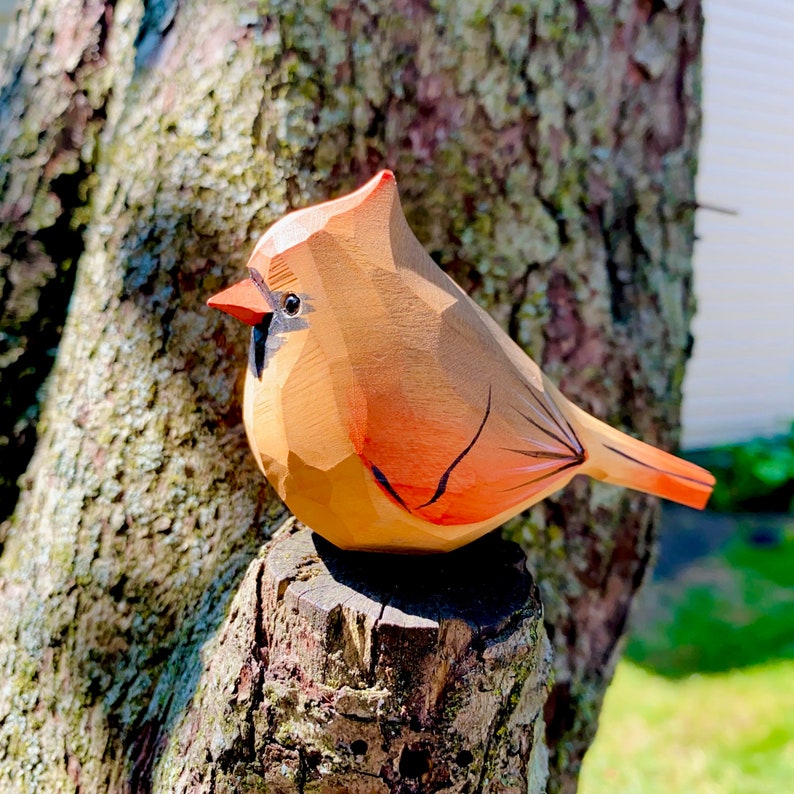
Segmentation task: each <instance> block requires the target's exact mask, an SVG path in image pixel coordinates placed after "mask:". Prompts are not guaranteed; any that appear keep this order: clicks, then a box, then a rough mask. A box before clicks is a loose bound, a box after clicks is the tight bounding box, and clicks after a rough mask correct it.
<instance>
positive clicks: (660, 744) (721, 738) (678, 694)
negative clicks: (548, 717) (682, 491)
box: [580, 521, 794, 794]
mask: <svg viewBox="0 0 794 794" xmlns="http://www.w3.org/2000/svg"><path fill="white" fill-rule="evenodd" d="M789 791H794V521H793V522H790V523H789V525H788V527H786V526H785V524H784V525H783V526H782V527H781V529H780V542H779V543H777V544H775V545H769V546H763V547H755V546H753V545H752V544H751V543H750V542H748V539H747V537H743V536H742V533H741V532H740V533H739V536H737V537H735V538H734V539H733V540H732V541H731V542H729V544H728V545H727V546H726V547H725V548H724V549H723V550H722V551H720V552H719V553H718V554H714V555H712V556H710V557H706V558H703V559H701V560H698V561H695V562H694V563H693V564H691V565H688V566H686V567H685V568H683V569H681V570H680V571H679V572H678V573H677V574H676V575H675V577H674V578H671V579H667V580H662V581H658V582H653V583H652V584H651V585H649V587H648V588H647V589H646V591H645V594H644V597H643V600H642V602H641V603H640V605H639V609H638V612H637V615H636V619H635V621H634V629H633V633H632V636H631V638H630V640H629V643H628V646H627V658H626V660H625V661H624V662H622V663H621V664H620V666H619V667H618V671H617V674H616V676H615V680H614V682H613V685H612V686H611V688H610V689H609V691H608V693H607V697H606V701H605V704H604V710H603V712H602V716H601V725H600V728H599V733H598V737H597V739H596V742H595V744H594V745H593V747H592V749H591V751H590V752H589V753H588V755H587V757H586V759H585V764H584V769H583V772H582V777H581V785H580V793H581V794H662V792H664V794H679V793H680V794H684V792H686V794H785V793H786V792H789Z"/></svg>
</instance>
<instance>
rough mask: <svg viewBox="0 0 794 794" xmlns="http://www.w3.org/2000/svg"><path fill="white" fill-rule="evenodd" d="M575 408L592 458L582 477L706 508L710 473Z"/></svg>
mask: <svg viewBox="0 0 794 794" xmlns="http://www.w3.org/2000/svg"><path fill="white" fill-rule="evenodd" d="M574 408H575V410H576V412H577V418H578V419H579V421H580V422H581V424H582V431H583V435H584V438H583V439H582V440H583V441H584V446H585V449H586V450H587V456H588V459H587V462H586V463H585V465H584V466H583V467H582V473H584V474H589V475H590V476H591V477H595V478H596V479H597V480H603V481H604V482H609V483H613V484H614V485H622V486H624V487H626V488H633V489H634V490H635V491H644V492H645V493H650V494H654V495H655V496H662V497H664V498H665V499H670V500H672V501H673V502H679V503H680V504H683V505H687V506H688V507H695V508H697V509H698V510H702V509H703V508H704V507H705V506H706V502H708V500H709V496H711V491H712V490H713V488H714V483H715V480H714V477H713V475H712V474H711V473H710V472H708V471H706V470H705V469H703V468H701V467H700V466H696V465H695V464H694V463H689V462H688V461H685V460H681V458H677V457H675V455H670V454H669V453H667V452H663V451H662V450H661V449H657V448H656V447H652V446H651V445H650V444H645V443H644V442H642V441H638V440H637V439H636V438H632V437H631V436H628V435H626V434H625V433H621V432H620V430H615V428H613V427H610V426H609V425H607V424H605V423H604V422H601V421H600V420H598V419H596V418H595V417H593V416H590V415H589V414H587V413H585V412H584V411H582V410H581V409H579V408H576V406H574Z"/></svg>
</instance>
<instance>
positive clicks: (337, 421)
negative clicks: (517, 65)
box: [208, 171, 714, 553]
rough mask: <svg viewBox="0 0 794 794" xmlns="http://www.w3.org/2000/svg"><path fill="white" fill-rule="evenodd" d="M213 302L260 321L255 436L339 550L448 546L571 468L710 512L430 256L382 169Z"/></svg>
mask: <svg viewBox="0 0 794 794" xmlns="http://www.w3.org/2000/svg"><path fill="white" fill-rule="evenodd" d="M248 271H249V274H250V276H249V278H246V279H245V280H243V281H240V282H239V283H237V284H235V285H234V286H232V287H230V288H229V289H227V290H225V291H224V292H221V293H219V294H218V295H215V296H214V297H212V298H211V299H210V300H209V301H208V303H209V305H210V306H214V307H215V308H218V309H221V310H223V311H225V312H228V313H229V314H231V315H233V316H235V317H237V318H239V319H240V320H242V321H243V322H245V323H248V324H249V325H251V326H253V333H252V337H251V347H250V353H249V358H248V373H247V378H246V386H245V398H244V417H245V428H246V432H247V434H248V440H249V442H250V444H251V448H252V450H253V452H254V455H255V457H256V460H257V463H258V464H259V466H260V468H261V469H262V471H263V472H264V474H265V475H266V476H267V478H268V479H269V480H270V482H271V483H272V484H273V486H274V487H275V489H276V491H277V492H278V493H279V495H280V496H281V498H282V499H283V500H284V501H285V502H286V503H287V505H288V506H289V508H290V509H291V510H292V511H293V513H294V514H295V515H296V516H297V517H298V518H299V519H300V520H301V521H303V522H304V523H306V524H307V525H308V526H310V527H311V528H312V529H314V530H315V531H317V532H319V533H320V534H321V535H323V536H324V537H326V538H327V539H328V540H330V541H331V542H332V543H334V544H336V545H337V546H340V547H342V548H345V549H367V550H373V551H392V552H414V553H415V552H434V551H448V550H450V549H453V548H455V547H457V546H462V545H463V544H465V543H468V542H469V541H471V540H474V539H475V538H477V537H479V536H480V535H482V534H484V533H485V532H487V531H489V530H491V529H493V528H494V527H496V526H498V525H499V524H501V523H503V522H504V521H506V520H507V519H508V518H510V517H511V516H514V515H516V514H517V513H519V512H520V511H522V510H524V509H525V508H527V507H529V506H530V505H532V504H534V503H535V502H538V501H539V500H541V499H543V498H544V497H546V496H548V495H549V494H551V493H552V492H554V491H556V490H558V489H560V488H562V487H563V486H564V485H565V484H566V483H567V482H568V481H569V480H570V479H571V478H572V477H573V476H574V475H575V474H588V475H590V476H591V477H595V478H597V479H599V480H605V481H607V482H611V483H615V484H618V485H624V486H628V487H630V488H634V489H637V490H640V491H647V492H649V493H653V494H657V495H659V496H664V497H666V498H668V499H672V500H674V501H677V502H681V503H683V504H686V505H690V506H692V507H698V508H700V507H703V506H704V505H705V503H706V501H707V500H708V497H709V494H710V493H711V490H712V487H713V484H714V478H713V477H712V476H711V475H710V474H709V473H708V472H707V471H704V470H703V469H701V468H699V467H697V466H694V465H693V464H691V463H687V462H685V461H682V460H680V459H678V458H675V457H673V456H672V455H669V454H667V453H666V452H662V451H661V450H658V449H655V448H654V447H651V446H648V445H647V444H644V443H642V442H641V441H637V440H636V439H634V438H631V437H630V436H627V435H625V434H624V433H621V432H619V431H618V430H615V429H613V428H611V427H609V426H608V425H606V424H604V423H603V422H601V421H599V420H598V419H596V418H594V417H592V416H590V415H589V414H587V413H585V412H584V411H583V410H581V409H580V408H577V407H576V406H575V405H573V403H571V402H569V401H568V400H567V399H566V398H565V397H563V395H562V394H561V393H560V392H559V391H558V390H557V389H556V388H555V387H554V386H553V385H552V384H551V383H550V382H549V381H548V379H547V378H546V377H545V376H544V374H543V373H542V372H541V371H540V369H539V368H538V366H537V364H535V363H534V362H533V361H532V360H531V359H530V358H528V357H527V355H526V354H525V353H524V352H523V351H522V350H521V349H520V348H519V347H518V346H517V345H516V344H515V343H514V342H513V341H512V340H511V339H510V338H509V337H508V336H507V334H505V333H504V331H503V330H502V329H501V328H500V327H499V326H498V325H497V324H496V322H494V320H492V319H491V318H490V317H489V316H488V315H487V314H486V313H485V312H484V311H483V310H482V309H480V308H479V307H478V306H477V305H476V304H475V303H474V302H473V301H472V300H471V299H470V298H469V297H468V296H467V295H466V293H465V292H464V291H463V290H462V289H461V288H460V287H458V285H457V284H455V282H453V281H452V280H451V279H450V278H449V277H448V276H447V275H446V274H445V273H444V272H443V271H442V270H440V269H439V267H438V266H437V265H436V264H435V263H434V262H433V260H432V259H431V258H430V257H429V256H428V254H427V252H426V251H425V250H424V249H423V248H422V246H421V245H420V243H419V241H418V240H417V239H416V237H414V235H413V233H412V232H411V230H410V228H409V227H408V223H407V221H406V220H405V217H404V215H403V212H402V208H401V206H400V201H399V197H398V194H397V185H396V183H395V180H394V176H393V175H392V174H391V173H390V172H389V171H382V172H381V173H379V174H378V175H377V176H375V177H373V178H372V179H371V180H370V181H369V182H368V183H367V184H366V185H364V186H363V187H362V188H360V189H359V190H357V191H355V192H354V193H351V194H349V195H347V196H342V197H341V198H338V199H335V200H333V201H328V202H325V203H323V204H319V205H317V206H314V207H308V208H306V209H302V210H298V211H296V212H292V213H290V214H288V215H287V216H285V217H284V218H282V219H281V220H279V221H278V222H277V223H276V224H275V225H274V226H273V227H272V228H271V229H270V230H269V231H268V232H266V233H265V235H264V236H263V237H262V239H261V240H260V241H259V242H258V243H257V245H256V248H255V249H254V252H253V255H252V256H251V259H250V261H249V263H248Z"/></svg>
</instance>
